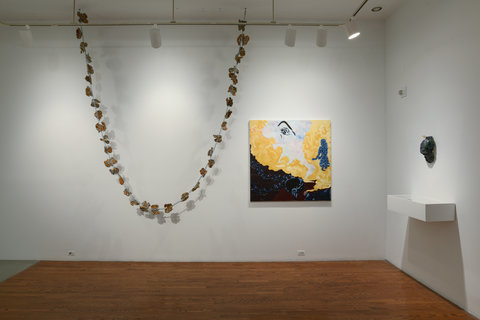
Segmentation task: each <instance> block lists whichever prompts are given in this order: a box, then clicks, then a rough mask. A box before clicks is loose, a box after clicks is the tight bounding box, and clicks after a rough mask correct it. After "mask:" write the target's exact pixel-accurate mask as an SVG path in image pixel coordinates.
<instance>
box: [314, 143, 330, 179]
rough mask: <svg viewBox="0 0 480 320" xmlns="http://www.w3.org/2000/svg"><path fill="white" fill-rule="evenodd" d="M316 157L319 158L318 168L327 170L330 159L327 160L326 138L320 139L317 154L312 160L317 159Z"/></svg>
mask: <svg viewBox="0 0 480 320" xmlns="http://www.w3.org/2000/svg"><path fill="white" fill-rule="evenodd" d="M318 159H320V168H322V171H325V170H327V168H328V167H330V161H328V144H327V140H325V139H322V140H321V141H320V147H319V148H318V154H317V156H316V157H315V158H313V159H312V160H318Z"/></svg>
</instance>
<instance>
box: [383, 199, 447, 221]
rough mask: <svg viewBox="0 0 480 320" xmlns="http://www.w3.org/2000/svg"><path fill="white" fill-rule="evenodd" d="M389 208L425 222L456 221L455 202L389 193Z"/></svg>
mask: <svg viewBox="0 0 480 320" xmlns="http://www.w3.org/2000/svg"><path fill="white" fill-rule="evenodd" d="M387 208H388V210H390V211H393V212H397V213H400V214H404V215H407V216H409V217H412V218H415V219H418V220H421V221H425V222H438V221H455V203H450V202H444V201H438V200H434V199H429V198H425V197H417V196H412V195H409V194H399V195H388V196H387Z"/></svg>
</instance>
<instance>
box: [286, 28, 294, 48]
mask: <svg viewBox="0 0 480 320" xmlns="http://www.w3.org/2000/svg"><path fill="white" fill-rule="evenodd" d="M296 36H297V30H295V29H293V27H292V25H291V24H289V25H288V27H287V31H286V32H285V45H286V46H287V47H294V46H295V38H296Z"/></svg>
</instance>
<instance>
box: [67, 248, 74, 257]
mask: <svg viewBox="0 0 480 320" xmlns="http://www.w3.org/2000/svg"><path fill="white" fill-rule="evenodd" d="M67 256H69V257H73V256H75V251H73V250H70V251H68V252H67Z"/></svg>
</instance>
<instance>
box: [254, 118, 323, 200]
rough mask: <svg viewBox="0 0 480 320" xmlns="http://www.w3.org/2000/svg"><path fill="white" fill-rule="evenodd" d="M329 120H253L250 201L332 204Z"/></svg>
mask: <svg viewBox="0 0 480 320" xmlns="http://www.w3.org/2000/svg"><path fill="white" fill-rule="evenodd" d="M331 142H332V139H331V127H330V120H288V121H287V120H250V201H330V200H331V189H332V152H331Z"/></svg>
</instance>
